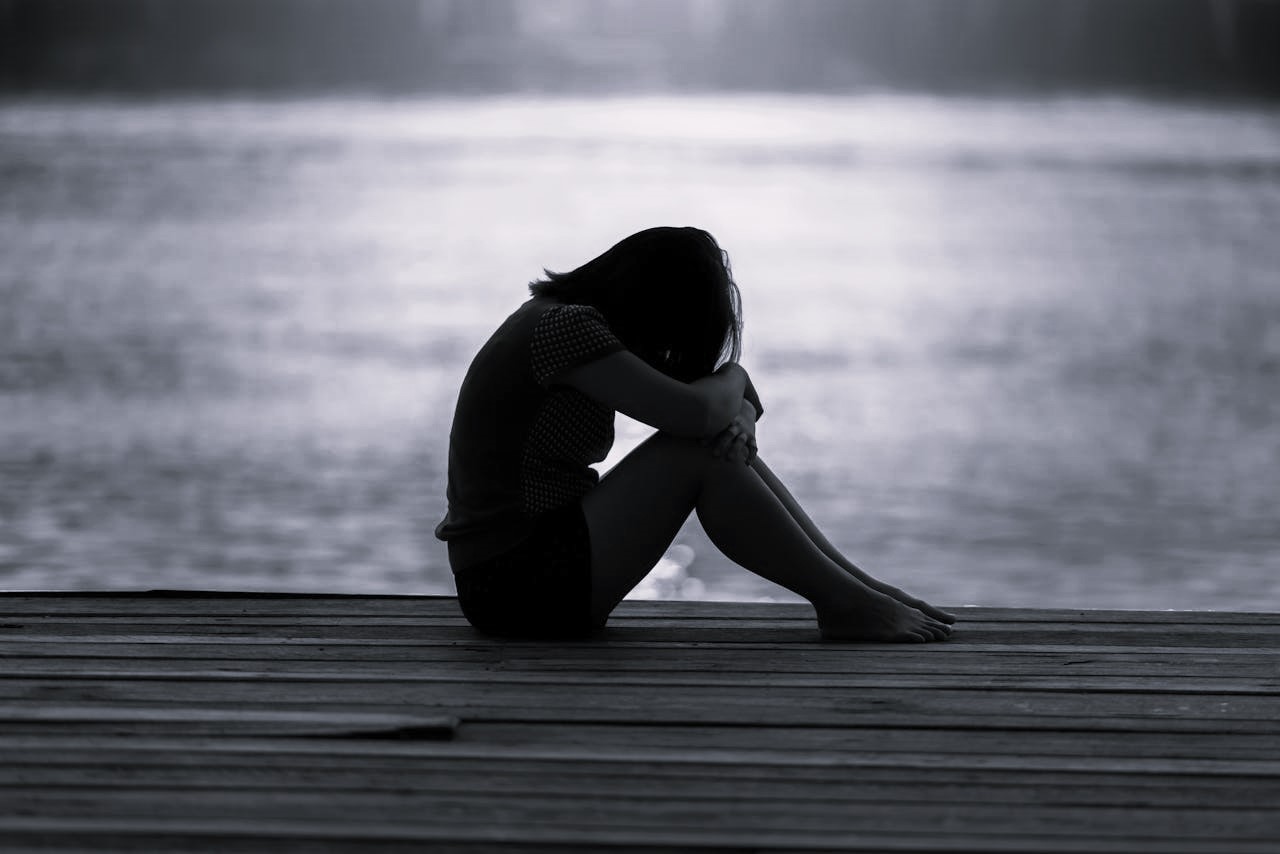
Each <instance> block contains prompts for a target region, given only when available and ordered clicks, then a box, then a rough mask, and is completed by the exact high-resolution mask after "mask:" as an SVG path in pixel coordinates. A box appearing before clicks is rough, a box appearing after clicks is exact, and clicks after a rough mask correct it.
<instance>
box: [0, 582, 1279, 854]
mask: <svg viewBox="0 0 1280 854" xmlns="http://www.w3.org/2000/svg"><path fill="white" fill-rule="evenodd" d="M959 610H960V613H961V614H962V622H961V624H960V625H959V627H958V628H957V630H956V633H955V636H954V638H953V639H952V640H951V641H950V642H948V643H945V644H929V645H911V646H889V645H852V644H851V645H832V644H822V643H818V642H817V637H816V631H815V629H814V626H813V622H812V619H811V615H810V612H809V610H808V609H807V608H806V607H804V606H796V605H766V604H751V605H744V604H728V603H645V602H637V603H625V604H624V605H623V607H622V608H621V609H620V610H619V612H618V613H617V615H616V616H615V617H614V618H613V620H612V621H611V623H610V628H609V629H608V630H607V631H606V632H605V633H604V634H603V635H602V636H601V637H600V638H598V639H596V640H592V641H589V642H582V643H567V644H566V643H545V642H543V643H534V642H528V643H526V642H519V643H516V642H498V641H493V640H488V639H485V638H482V637H480V636H478V635H477V634H475V633H474V632H473V631H472V630H471V629H470V628H469V627H468V626H467V625H466V624H465V622H464V621H463V620H462V619H461V616H460V615H459V613H458V611H457V607H456V603H455V602H454V601H453V600H452V599H449V598H414V597H352V596H265V595H249V594H246V595H222V594H193V593H169V594H143V595H123V594H119V595H117V594H108V595H89V594H34V595H33V594H8V595H0V668H2V669H3V681H0V686H2V688H0V690H2V691H3V696H0V849H3V850H4V851H22V850H64V851H70V850H75V851H104V850H127V851H147V852H169V851H228V850H234V851H245V850H262V851H271V852H288V851H361V852H363V851H384V850H386V851H401V850H403V851H415V852H416V851H424V850H439V851H451V852H452V851H459V852H490V851H493V852H498V851H503V852H505V851H545V852H558V851H572V850H579V851H596V850H610V851H614V850H617V851H635V852H639V851H671V850H681V851H683V850H714V851H778V852H781V851H893V852H931V851H940V852H941V851H945V852H960V851H971V852H998V851H1040V852H1100V851H1103V852H1134V851H1153V852H1154V851H1159V852H1212V854H1230V853H1231V852H1268V854H1274V852H1276V851H1280V660H1278V654H1277V645H1278V644H1280V614H1255V613H1249V614H1244V613H1238V614H1227V613H1186V612H1183V613H1152V612H1119V611H1061V610H1058V611H1039V610H1037V611H1026V610H1001V609H990V608H966V609H959Z"/></svg>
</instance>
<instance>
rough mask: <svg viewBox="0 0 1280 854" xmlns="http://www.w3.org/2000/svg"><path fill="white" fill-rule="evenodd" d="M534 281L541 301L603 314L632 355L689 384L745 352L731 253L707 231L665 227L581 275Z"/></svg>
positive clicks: (631, 240)
mask: <svg viewBox="0 0 1280 854" xmlns="http://www.w3.org/2000/svg"><path fill="white" fill-rule="evenodd" d="M543 272H544V273H546V278H545V279H540V280H538V281H536V282H532V283H530V285H529V291H530V292H531V293H532V294H533V295H534V296H542V297H550V298H552V299H556V300H559V301H560V302H564V303H572V304H575V305H590V306H593V307H594V308H596V309H597V310H599V312H600V313H601V314H603V315H604V318H605V321H606V322H608V324H609V328H610V329H612V330H613V333H614V334H615V335H617V336H618V338H619V339H620V340H621V341H622V343H623V344H624V345H625V346H626V348H627V349H628V350H630V351H631V352H633V353H635V354H636V355H637V356H639V357H640V358H642V359H644V360H645V361H646V362H648V363H649V364H650V365H652V366H653V367H655V368H657V369H658V370H660V371H662V372H663V373H664V374H667V375H668V376H671V377H674V378H676V379H678V380H682V381H684V382H690V381H692V380H695V379H697V378H699V377H704V376H706V375H707V374H709V373H711V372H712V371H714V370H715V368H716V366H717V365H718V364H719V363H720V361H721V359H725V360H729V361H737V360H738V359H739V358H740V357H741V355H742V297H741V295H740V294H739V293H738V286H737V285H736V284H735V283H734V281H733V273H732V271H731V268H730V266H729V256H728V255H727V254H725V251H724V250H723V249H721V248H720V244H719V243H717V242H716V239H715V238H714V237H712V236H711V235H710V234H708V233H707V232H705V231H703V230H702V229H700V228H689V227H685V228H672V227H669V226H660V227H658V228H648V229H645V230H644V231H640V232H637V233H635V234H633V235H631V236H630V237H627V238H624V239H623V240H620V241H619V242H618V243H616V244H614V246H613V247H611V248H610V249H609V250H608V251H607V252H605V253H604V254H603V255H600V256H598V257H596V258H593V259H592V260H590V261H588V262H587V263H585V264H583V265H582V266H581V267H579V268H577V269H576V270H571V271H569V272H567V273H553V272H551V271H550V270H544V271H543Z"/></svg>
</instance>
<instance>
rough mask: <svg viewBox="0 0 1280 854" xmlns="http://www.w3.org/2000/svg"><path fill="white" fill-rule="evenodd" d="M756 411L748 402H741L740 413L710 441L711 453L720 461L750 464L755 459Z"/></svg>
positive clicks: (756, 450) (757, 450)
mask: <svg viewBox="0 0 1280 854" xmlns="http://www.w3.org/2000/svg"><path fill="white" fill-rule="evenodd" d="M755 416H756V409H755V407H754V406H752V405H751V403H750V402H749V401H746V400H744V401H743V402H742V411H740V412H739V413H738V414H737V415H736V416H735V417H734V419H733V421H731V422H729V426H728V427H726V428H724V429H723V430H721V431H720V433H719V434H718V435H716V436H715V437H714V438H713V439H711V440H710V445H711V452H712V453H713V454H714V455H715V456H717V457H720V458H722V459H726V460H730V461H732V462H737V463H742V464H744V465H747V464H750V462H751V461H752V460H754V459H755V458H756V454H757V453H758V452H759V448H758V446H757V445H756V418H755Z"/></svg>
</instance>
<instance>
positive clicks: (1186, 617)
mask: <svg viewBox="0 0 1280 854" xmlns="http://www.w3.org/2000/svg"><path fill="white" fill-rule="evenodd" d="M949 610H952V611H955V612H957V614H958V615H959V616H960V619H961V623H962V624H965V623H977V622H988V623H1003V624H1010V623H1024V622H1031V623H1044V624H1051V625H1052V624H1064V623H1080V624H1108V623H1115V624H1122V625H1144V624H1164V625H1181V626H1188V625H1193V626H1199V625H1233V624H1234V625H1258V626H1272V627H1275V626H1280V614H1277V613H1274V612H1267V611H1139V610H1103V609H1062V608H1056V609H1028V608H1022V609H1019V608H987V607H972V606H968V607H950V608H949ZM41 613H44V614H50V615H54V614H69V615H76V616H99V615H107V614H111V613H117V614H122V615H129V616H143V615H146V614H156V615H180V614H186V615H191V616H195V617H207V616H210V615H218V614H226V615H246V614H258V615H263V616H268V615H274V616H280V617H291V618H292V617H306V616H308V615H316V616H326V615H338V616H348V617H356V616H362V615H363V616H370V617H374V618H380V617H390V616H403V617H411V618H429V617H432V616H438V617H442V618H457V617H459V616H460V612H459V611H458V608H457V602H456V600H455V599H454V598H453V597H451V596H355V595H323V594H259V593H250V594H236V593H222V592H213V593H209V594H206V595H197V594H195V593H193V592H191V591H181V592H178V593H174V594H171V595H153V594H147V593H141V594H140V593H127V592H126V593H113V592H107V593H100V594H93V593H45V594H39V593H24V594H15V593H9V594H0V616H3V617H8V616H10V615H18V616H21V615H25V614H41ZM632 618H635V619H659V620H662V621H664V622H666V623H669V624H670V623H681V622H685V621H688V622H695V623H696V622H705V621H708V620H711V621H719V620H739V621H746V622H756V621H764V622H768V621H772V620H779V619H782V620H791V621H798V622H812V620H813V612H812V609H811V608H810V607H809V606H808V605H806V604H803V603H791V602H770V603H757V602H706V601H699V602H679V601H663V602H646V601H626V602H623V603H622V604H621V605H620V606H619V608H618V610H617V611H615V614H614V617H613V618H612V619H613V620H628V619H632Z"/></svg>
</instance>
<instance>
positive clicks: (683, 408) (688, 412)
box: [554, 350, 751, 439]
mask: <svg viewBox="0 0 1280 854" xmlns="http://www.w3.org/2000/svg"><path fill="white" fill-rule="evenodd" d="M750 381H751V380H750V377H748V376H747V372H746V371H745V370H744V369H743V368H742V366H740V365H738V364H737V363H736V362H729V363H728V364H726V365H724V366H722V367H721V368H720V369H719V370H717V371H716V372H715V373H714V374H711V375H709V376H705V377H702V378H701V379H697V380H694V381H693V382H691V383H682V382H680V381H679V380H674V379H672V378H671V377H669V376H667V375H666V374H664V373H662V372H661V371H659V370H657V369H655V368H652V367H650V366H649V365H648V364H647V363H645V362H644V360H642V359H641V358H640V357H639V356H636V355H635V354H634V353H631V352H629V351H626V350H622V351H619V352H616V353H611V354H610V355H608V356H605V357H604V358H601V359H596V360H595V361H593V362H587V363H586V364H585V365H579V366H577V367H575V368H571V369H569V370H568V371H565V372H564V373H563V374H562V375H560V376H558V377H556V378H555V380H554V382H556V383H559V384H561V385H567V386H571V387H573V388H576V389H577V390H578V391H580V392H582V393H583V394H585V395H587V396H588V397H591V398H593V399H595V400H597V401H599V402H600V403H602V404H604V405H605V406H608V407H609V408H611V409H614V410H616V411H618V412H621V413H622V414H623V415H626V416H628V417H629V418H634V419H635V420H637V421H640V422H642V423H644V424H648V425H649V426H651V427H655V428H657V429H658V430H661V431H663V432H664V433H671V434H672V435H675V436H685V437H688V438H694V439H703V438H707V437H710V436H715V435H716V434H718V433H719V432H720V431H721V430H723V429H724V428H725V427H726V426H727V425H728V424H729V422H730V421H732V420H733V419H734V417H735V416H736V415H738V413H739V411H740V410H741V408H742V401H743V398H744V395H745V393H746V389H747V386H748V384H749V383H750Z"/></svg>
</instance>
